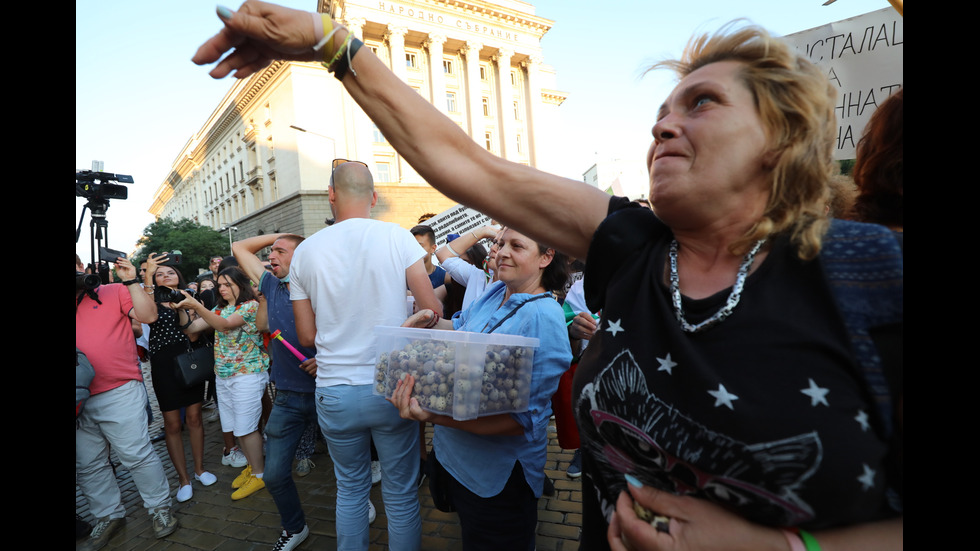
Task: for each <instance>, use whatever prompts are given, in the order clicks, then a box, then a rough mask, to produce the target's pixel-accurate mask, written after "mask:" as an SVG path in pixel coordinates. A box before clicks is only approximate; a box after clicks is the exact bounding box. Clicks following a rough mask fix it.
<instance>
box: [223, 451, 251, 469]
mask: <svg viewBox="0 0 980 551" xmlns="http://www.w3.org/2000/svg"><path fill="white" fill-rule="evenodd" d="M221 464H222V465H230V466H232V467H235V468H238V469H240V468H242V467H244V466H245V465H248V459H245V454H244V453H243V452H242V449H241V448H239V447H238V446H235V447H234V448H232V449H231V451H229V452H228V453H226V454H224V456H223V457H222V458H221Z"/></svg>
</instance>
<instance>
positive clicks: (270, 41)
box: [191, 0, 319, 78]
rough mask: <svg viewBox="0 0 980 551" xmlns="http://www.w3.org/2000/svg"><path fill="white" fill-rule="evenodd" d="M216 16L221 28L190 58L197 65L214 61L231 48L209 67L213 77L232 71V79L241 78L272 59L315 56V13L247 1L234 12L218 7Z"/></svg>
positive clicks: (298, 58)
mask: <svg viewBox="0 0 980 551" xmlns="http://www.w3.org/2000/svg"><path fill="white" fill-rule="evenodd" d="M218 17H219V18H220V19H221V21H222V22H223V23H224V24H225V27H224V28H223V29H221V31H220V32H219V33H218V34H216V35H214V36H213V37H211V38H210V39H209V40H208V41H207V42H205V43H204V44H202V45H201V47H200V48H198V49H197V53H195V54H194V57H192V58H191V61H193V62H194V63H196V64H198V65H204V64H207V63H214V62H215V61H218V60H219V59H221V56H224V55H225V54H226V53H227V52H229V51H230V50H232V49H234V51H233V52H232V53H231V54H229V55H227V56H225V58H224V59H222V60H221V62H220V63H218V65H217V66H216V67H215V68H214V69H212V70H211V72H210V73H209V74H210V75H211V77H213V78H224V77H226V76H228V74H230V73H231V72H232V71H234V72H235V77H236V78H245V77H248V76H249V75H252V74H253V73H255V72H257V71H259V70H261V69H262V68H263V67H265V66H267V65H268V64H269V63H271V62H272V61H273V60H275V59H288V60H293V61H313V59H314V57H315V52H314V51H313V46H315V45H316V42H317V37H316V31H315V28H314V19H313V18H314V17H319V15H317V14H311V13H310V12H305V11H301V10H294V9H291V8H286V7H283V6H277V5H275V4H267V3H265V2H259V1H257V0H248V1H246V2H245V3H244V4H242V6H241V7H240V8H238V11H237V12H236V11H231V10H230V9H228V8H225V7H223V6H219V7H218Z"/></svg>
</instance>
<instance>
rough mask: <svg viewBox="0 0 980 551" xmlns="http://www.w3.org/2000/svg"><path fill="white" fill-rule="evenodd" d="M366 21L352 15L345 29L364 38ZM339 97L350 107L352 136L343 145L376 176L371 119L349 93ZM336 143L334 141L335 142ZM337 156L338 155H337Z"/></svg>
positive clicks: (360, 38)
mask: <svg viewBox="0 0 980 551" xmlns="http://www.w3.org/2000/svg"><path fill="white" fill-rule="evenodd" d="M366 22H367V21H366V20H365V19H364V18H362V17H352V18H351V19H349V20H347V23H346V25H347V29H348V30H349V31H350V32H352V33H354V37H355V38H357V39H359V40H363V38H364V24H365V23H366ZM404 36H405V35H404V34H402V35H401V38H402V44H403V46H402V47H403V51H404ZM401 57H402V69H404V68H405V54H404V53H403V54H402V56H401ZM341 97H342V98H343V102H344V104H345V105H346V106H348V109H350V114H351V120H352V121H353V131H354V132H353V136H350V135H349V134H348V135H346V136H345V137H344V141H345V142H348V143H345V144H344V145H345V146H346V148H347V151H348V152H349V155H350V156H351V157H352V158H353V159H354V160H356V161H362V162H364V163H366V164H367V165H368V168H369V169H370V170H371V175H372V176H374V177H375V178H377V176H378V175H377V173H376V169H375V166H374V127H373V125H372V123H371V119H370V118H368V116H367V114H366V113H365V112H364V110H363V109H361V106H360V105H357V103H356V102H355V101H354V100H353V99H352V98H351V97H350V95H349V94H346V93H342V94H341ZM335 143H336V142H335ZM338 156H339V155H338Z"/></svg>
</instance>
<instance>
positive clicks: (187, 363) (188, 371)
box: [174, 342, 214, 388]
mask: <svg viewBox="0 0 980 551" xmlns="http://www.w3.org/2000/svg"><path fill="white" fill-rule="evenodd" d="M187 349H188V350H187V352H184V353H183V354H180V355H178V356H176V357H175V358H174V364H175V366H176V369H177V382H178V383H180V384H181V385H183V386H184V387H185V388H187V387H192V386H197V385H200V384H203V383H204V381H207V380H208V379H209V378H210V377H211V374H212V373H214V347H213V346H211V343H210V342H208V343H206V344H204V345H203V346H199V347H197V348H191V344H190V342H188V343H187Z"/></svg>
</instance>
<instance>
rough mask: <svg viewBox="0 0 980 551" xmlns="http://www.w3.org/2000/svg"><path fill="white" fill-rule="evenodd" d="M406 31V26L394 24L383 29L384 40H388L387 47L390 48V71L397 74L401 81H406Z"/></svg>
mask: <svg viewBox="0 0 980 551" xmlns="http://www.w3.org/2000/svg"><path fill="white" fill-rule="evenodd" d="M407 33H408V29H407V28H405V27H396V26H394V25H388V30H387V31H385V40H387V41H388V47H389V48H390V49H391V71H392V72H393V73H395V74H396V75H398V78H400V79H402V82H408V71H407V70H406V69H405V35H406V34H407Z"/></svg>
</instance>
